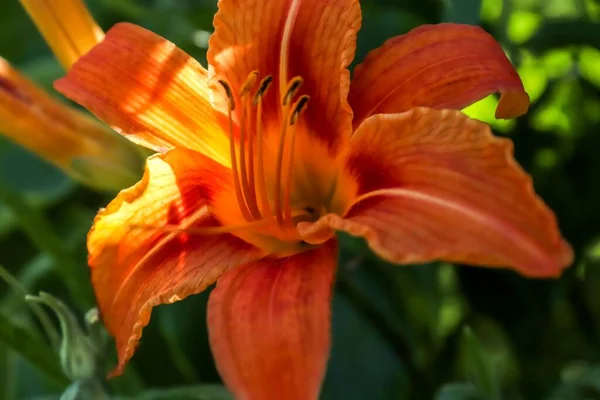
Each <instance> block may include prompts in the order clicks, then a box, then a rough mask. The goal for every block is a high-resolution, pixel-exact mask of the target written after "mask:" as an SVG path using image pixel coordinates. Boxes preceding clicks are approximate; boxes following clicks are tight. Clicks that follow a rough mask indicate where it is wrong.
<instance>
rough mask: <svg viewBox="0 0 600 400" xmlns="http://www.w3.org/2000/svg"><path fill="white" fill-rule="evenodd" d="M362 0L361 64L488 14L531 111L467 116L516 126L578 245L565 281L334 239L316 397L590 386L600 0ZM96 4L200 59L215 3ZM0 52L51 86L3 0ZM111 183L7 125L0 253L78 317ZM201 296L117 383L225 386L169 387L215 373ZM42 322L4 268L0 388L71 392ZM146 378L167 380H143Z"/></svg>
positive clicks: (28, 35)
mask: <svg viewBox="0 0 600 400" xmlns="http://www.w3.org/2000/svg"><path fill="white" fill-rule="evenodd" d="M265 1H266V0H265ZM361 3H362V7H363V20H364V21H363V28H362V30H361V31H360V34H359V39H358V50H357V58H356V60H357V61H360V60H361V59H362V58H363V57H364V56H365V54H366V53H367V52H368V51H369V50H371V49H373V48H375V47H377V46H379V45H380V44H381V43H382V42H383V41H384V40H385V39H387V38H390V37H392V36H395V35H398V34H402V33H405V32H407V31H408V30H410V29H411V28H413V27H415V26H417V25H419V24H423V23H436V22H440V21H454V22H463V23H470V24H480V25H482V26H483V27H484V28H485V29H487V30H488V31H489V32H491V33H492V34H493V35H494V36H495V37H496V38H497V39H498V40H499V41H500V42H501V44H502V45H503V46H504V48H505V49H506V51H507V52H508V54H509V56H510V58H511V59H512V61H513V62H514V63H515V64H516V66H517V68H518V70H519V72H520V74H521V77H522V78H523V81H524V84H525V87H526V89H527V91H528V92H529V94H530V95H531V97H532V100H533V105H532V107H531V111H530V112H529V114H528V115H527V116H525V117H522V118H519V119H518V120H516V121H508V122H506V121H494V120H493V111H494V105H495V102H496V100H495V98H493V97H490V98H488V99H485V100H483V101H482V102H480V103H478V104H476V105H474V106H472V107H470V108H469V109H468V110H467V112H468V113H469V114H470V115H472V116H473V117H475V118H479V119H482V120H484V121H487V122H490V123H491V124H492V126H493V128H494V130H495V132H496V133H498V134H500V135H507V136H509V137H510V138H512V139H513V140H514V142H515V148H516V150H515V153H516V157H517V159H518V160H519V161H520V163H521V164H522V165H523V166H524V168H525V169H526V170H527V171H528V172H529V173H531V174H532V175H533V178H534V183H535V187H536V190H537V191H538V193H539V194H540V195H541V196H542V197H543V198H544V200H545V201H546V202H547V203H548V204H549V205H550V206H551V207H552V208H553V209H554V210H555V211H556V214H557V216H558V220H559V223H560V226H561V229H562V231H563V233H564V235H565V237H566V238H567V239H568V240H569V242H570V243H572V245H573V247H574V249H575V254H576V259H575V262H574V265H573V266H572V267H571V268H570V269H568V270H567V271H566V272H565V273H564V275H563V277H562V278H561V279H559V280H552V281H548V280H536V281H534V280H526V279H524V278H522V277H520V276H518V275H517V274H515V273H513V272H509V271H498V270H488V269H478V268H473V267H466V266H451V265H447V264H431V265H424V266H413V267H402V266H391V265H388V264H386V263H384V262H382V261H380V260H378V259H377V258H376V257H375V256H373V255H372V254H371V253H369V251H368V250H367V249H366V247H365V246H364V244H363V243H362V242H361V241H359V240H354V239H351V238H347V237H343V238H342V244H343V257H342V260H341V264H340V267H339V274H338V285H337V287H336V293H335V297H334V300H333V350H332V354H331V359H330V362H329V365H328V372H327V377H326V380H325V384H324V389H323V395H322V398H323V399H348V400H350V399H403V398H409V397H410V398H423V399H428V398H433V397H434V396H437V397H438V398H439V399H478V398H490V399H598V398H600V368H599V366H600V347H599V344H600V290H599V289H600V132H599V128H600V96H599V95H600V89H599V88H600V51H599V50H598V47H599V46H600V24H599V22H600V4H599V3H598V2H597V1H596V0H547V1H545V0H512V1H511V0H504V1H501V0H485V1H483V2H482V1H480V0H446V1H442V0H402V1H400V0H363V1H362V2H361ZM88 5H89V6H90V8H91V9H92V12H93V14H94V16H95V17H96V18H97V19H98V21H99V23H100V24H101V26H102V27H103V28H104V29H108V28H109V27H110V26H111V25H112V24H114V23H116V22H119V21H132V22H135V23H138V24H141V25H143V26H144V27H146V28H149V29H151V30H153V31H155V32H157V33H159V34H161V35H163V36H165V37H167V38H168V39H170V40H172V41H173V42H175V43H176V44H178V45H179V46H180V47H182V48H183V49H185V50H186V51H188V52H189V53H190V54H192V55H193V56H195V57H196V58H197V59H199V60H200V61H201V62H202V63H204V64H205V62H206V59H205V52H206V39H207V36H208V34H209V33H210V32H211V29H212V26H211V22H212V16H213V14H214V12H215V10H216V0H196V1H194V0H178V1H175V0H145V1H142V0H88ZM0 55H2V56H3V57H4V58H6V59H8V60H9V61H10V62H11V63H12V64H13V65H15V66H17V67H18V68H19V69H21V70H22V71H23V72H24V73H26V74H27V75H28V76H30V77H31V78H32V79H34V80H35V81H36V82H38V83H39V84H41V85H42V86H44V87H46V88H48V89H49V90H51V82H52V80H54V79H56V78H58V77H59V76H61V74H62V70H61V68H60V66H59V65H58V63H57V62H56V61H55V60H54V58H53V56H52V54H51V52H50V51H49V50H48V48H47V47H46V45H45V44H44V42H43V41H42V39H41V38H40V36H39V34H38V33H37V31H36V29H35V27H34V26H33V24H32V23H31V22H30V21H29V19H28V17H27V15H26V14H25V12H24V11H23V10H22V9H21V7H20V5H19V3H18V2H17V1H16V0H2V5H1V11H0ZM382 78H383V79H385V77H382ZM110 197H111V196H110V195H102V194H98V193H94V192H92V191H90V190H87V189H85V188H83V187H80V186H78V185H77V184H74V183H73V182H72V181H70V180H69V179H67V178H66V177H65V176H64V175H63V174H62V173H61V172H59V171H57V170H56V169H54V168H52V167H50V166H48V165H47V164H46V163H44V162H42V161H40V160H39V159H37V158H36V157H35V156H33V155H30V154H29V153H27V152H26V151H24V150H21V149H19V148H18V147H16V146H15V145H12V144H10V143H8V142H6V141H5V140H3V139H2V138H0V264H1V265H3V266H4V267H6V268H7V269H8V270H9V271H10V272H11V273H12V274H13V275H14V276H16V277H17V278H18V279H19V280H20V281H21V283H22V284H23V285H24V286H25V287H26V289H27V290H28V291H29V292H31V293H35V292H37V291H39V290H44V291H48V292H51V293H53V294H55V295H56V296H58V297H60V298H61V299H63V300H64V301H65V302H67V303H68V304H70V305H71V306H72V307H73V309H74V310H75V311H76V312H77V313H78V314H80V315H83V313H84V312H85V311H86V310H87V309H88V308H89V307H91V306H92V305H93V304H92V297H91V288H90V286H89V282H88V273H87V268H86V262H85V247H84V241H85V233H86V231H87V229H88V228H89V226H90V224H91V221H92V218H93V216H94V213H95V211H96V210H97V209H98V208H99V207H100V206H102V205H105V204H106V203H107V202H108V201H109V199H110ZM68 287H76V288H77V289H78V290H77V291H72V290H71V291H69V290H68V289H67V288H68ZM207 298H208V293H204V294H201V295H198V296H194V297H192V298H188V299H186V300H185V301H183V302H180V303H177V304H175V305H171V306H166V307H159V308H157V309H156V310H155V313H154V315H153V319H152V323H151V324H150V326H149V327H148V328H146V330H145V331H144V337H143V339H142V341H141V346H140V348H139V350H138V352H137V354H136V356H135V357H134V358H133V360H132V362H131V364H130V365H129V367H128V370H127V373H126V374H125V376H123V377H121V378H118V379H116V380H114V381H113V382H111V383H110V386H111V388H112V389H113V390H115V393H117V394H119V395H138V396H141V397H140V398H148V399H149V398H165V399H167V398H206V399H216V398H220V397H218V395H217V394H215V393H213V392H210V391H209V390H206V391H204V392H203V391H202V389H198V391H197V393H204V394H203V395H202V396H204V397H202V396H201V395H200V394H196V395H195V396H196V397H181V396H182V395H181V394H179V395H176V394H175V393H176V392H173V391H171V392H168V390H174V389H173V388H177V387H181V386H187V385H201V384H206V383H218V382H219V377H218V375H217V373H216V371H215V368H214V365H213V361H212V357H211V354H210V350H209V347H208V343H207V333H206V326H205V306H206V300H207ZM466 326H470V328H471V330H466V331H465V327H466ZM40 332H41V331H40V329H39V326H38V324H37V322H36V320H35V319H34V318H33V317H32V315H31V314H30V312H29V309H28V308H27V306H26V305H25V303H24V302H23V301H21V299H20V298H19V297H18V296H17V295H16V294H15V293H14V292H10V291H9V290H8V289H7V286H6V285H5V284H4V283H1V282H0V399H4V398H5V399H24V398H35V397H36V396H37V397H41V396H47V395H52V394H54V395H56V394H59V393H60V392H61V390H62V389H64V387H65V383H66V380H65V378H64V377H61V375H60V372H59V367H58V361H57V358H56V357H55V356H54V354H53V353H52V352H51V350H50V348H49V347H48V345H47V342H46V341H45V339H44V338H43V337H42V336H41V334H40ZM110 351H111V352H112V351H113V350H112V347H110ZM111 363H112V361H111ZM148 388H153V389H161V390H163V391H164V390H167V392H166V394H165V393H162V394H161V393H157V392H153V393H150V394H145V395H144V394H142V392H143V391H144V390H147V389H148ZM178 393H179V392H178ZM157 396H158V397H157ZM160 396H164V397H160Z"/></svg>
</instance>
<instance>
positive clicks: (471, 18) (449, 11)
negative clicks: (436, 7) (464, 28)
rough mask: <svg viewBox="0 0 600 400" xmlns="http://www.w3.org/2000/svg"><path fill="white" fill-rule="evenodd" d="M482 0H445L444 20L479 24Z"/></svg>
mask: <svg viewBox="0 0 600 400" xmlns="http://www.w3.org/2000/svg"><path fill="white" fill-rule="evenodd" d="M480 15H481V0H444V11H443V14H442V21H443V22H455V23H458V24H471V25H479V20H480Z"/></svg>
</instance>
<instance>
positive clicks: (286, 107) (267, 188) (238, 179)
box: [216, 71, 322, 254]
mask: <svg viewBox="0 0 600 400" xmlns="http://www.w3.org/2000/svg"><path fill="white" fill-rule="evenodd" d="M272 82H273V77H272V76H271V75H268V76H266V77H265V78H263V79H262V80H261V81H260V82H258V72H257V71H254V72H252V73H250V74H249V76H248V78H247V79H246V81H245V82H244V84H243V85H242V86H241V89H240V93H239V95H238V96H237V98H238V99H239V100H238V104H236V100H235V98H236V96H235V95H234V93H233V91H232V89H231V86H230V85H229V84H228V83H227V82H225V81H223V80H220V81H219V83H220V84H221V86H223V88H224V90H225V93H226V95H227V99H228V120H229V142H230V159H231V171H232V181H233V186H234V191H235V200H236V203H237V207H238V208H239V211H240V214H241V217H242V218H243V220H241V221H240V219H242V218H238V219H237V221H240V222H241V224H239V226H240V227H242V226H245V227H246V228H245V229H244V228H241V229H239V230H235V231H231V232H232V233H233V234H235V235H236V236H239V237H241V238H242V239H244V240H246V241H248V242H250V243H252V244H255V245H257V246H259V247H261V248H263V249H264V250H266V251H268V252H273V253H277V254H287V253H290V252H292V253H293V252H296V251H300V250H299V249H300V248H305V244H304V243H303V242H302V238H301V237H300V235H299V234H298V231H297V229H296V225H297V224H298V223H299V222H302V221H315V220H316V219H317V218H318V217H319V215H320V213H321V211H322V210H321V207H320V205H319V204H315V200H314V199H310V196H301V195H299V193H294V194H293V193H292V191H293V187H294V183H295V181H294V180H295V179H297V175H298V173H299V172H298V171H295V170H294V165H295V164H296V163H295V160H294V157H295V149H296V136H297V127H298V121H299V118H300V117H301V115H302V112H303V111H304V110H305V108H306V106H307V104H308V101H309V99H310V97H309V96H308V95H300V96H297V94H298V90H299V89H300V87H301V86H302V83H303V79H302V78H301V77H299V76H298V77H295V78H292V79H291V80H290V81H289V82H288V83H287V85H286V86H285V89H284V90H283V91H282V92H281V94H280V98H281V101H280V104H279V107H280V109H279V115H280V117H279V119H278V120H279V126H276V125H277V124H275V125H274V124H273V121H272V120H271V121H264V120H263V119H264V115H263V101H264V100H265V96H266V95H267V92H268V90H269V88H270V86H271V83H272ZM253 90H255V91H254V94H253V95H252V94H251V92H252V91H253ZM236 109H237V116H238V123H237V124H235V123H234V117H233V112H234V111H235V110H236ZM265 128H266V129H265ZM236 129H238V132H239V135H238V137H237V138H236V137H235V130H236ZM267 129H268V133H270V134H269V135H266V133H267V132H265V131H266V130H267ZM273 131H275V132H273ZM236 139H237V140H236ZM269 145H270V146H269ZM296 161H298V160H296ZM296 165H297V164H296ZM309 186H310V182H309ZM219 211H220V210H216V216H217V218H218V219H219V220H220V221H221V222H222V223H223V225H225V226H233V225H235V224H234V221H236V218H235V217H233V218H232V217H231V216H230V215H224V212H223V211H221V212H219ZM228 214H229V213H228Z"/></svg>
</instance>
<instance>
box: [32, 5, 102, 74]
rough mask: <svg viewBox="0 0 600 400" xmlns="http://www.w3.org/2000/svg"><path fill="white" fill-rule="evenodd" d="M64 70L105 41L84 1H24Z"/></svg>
mask: <svg viewBox="0 0 600 400" xmlns="http://www.w3.org/2000/svg"><path fill="white" fill-rule="evenodd" d="M21 4H22V5H23V7H24V8H25V10H26V11H27V13H28V14H29V16H30V17H31V19H32V20H33V22H34V23H35V25H36V26H37V28H38V29H39V31H40V33H41V34H42V36H44V39H45V40H46V42H47V43H48V45H49V46H50V48H51V49H52V51H53V52H54V55H55V56H56V58H57V59H58V61H59V62H60V63H61V64H62V66H63V67H64V68H65V69H69V68H70V67H71V65H73V63H74V62H75V61H77V59H79V57H81V56H82V55H84V54H85V53H87V52H88V51H89V50H90V49H91V48H92V47H93V46H94V45H96V44H97V43H98V42H100V41H101V40H102V39H103V38H104V32H102V29H100V27H99V26H98V24H96V21H94V18H92V16H91V15H90V13H89V11H88V9H87V8H86V7H85V4H84V3H83V1H82V0H21Z"/></svg>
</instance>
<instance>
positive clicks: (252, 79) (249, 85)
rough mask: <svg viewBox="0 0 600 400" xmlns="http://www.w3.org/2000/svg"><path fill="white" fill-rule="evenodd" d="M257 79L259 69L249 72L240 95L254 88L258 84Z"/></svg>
mask: <svg viewBox="0 0 600 400" xmlns="http://www.w3.org/2000/svg"><path fill="white" fill-rule="evenodd" d="M257 80H258V71H256V70H254V71H252V72H250V73H249V74H248V77H247V78H246V81H245V82H244V84H243V85H242V91H241V93H240V96H244V95H245V94H246V93H248V92H249V91H250V90H252V89H253V88H254V85H256V81H257Z"/></svg>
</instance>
